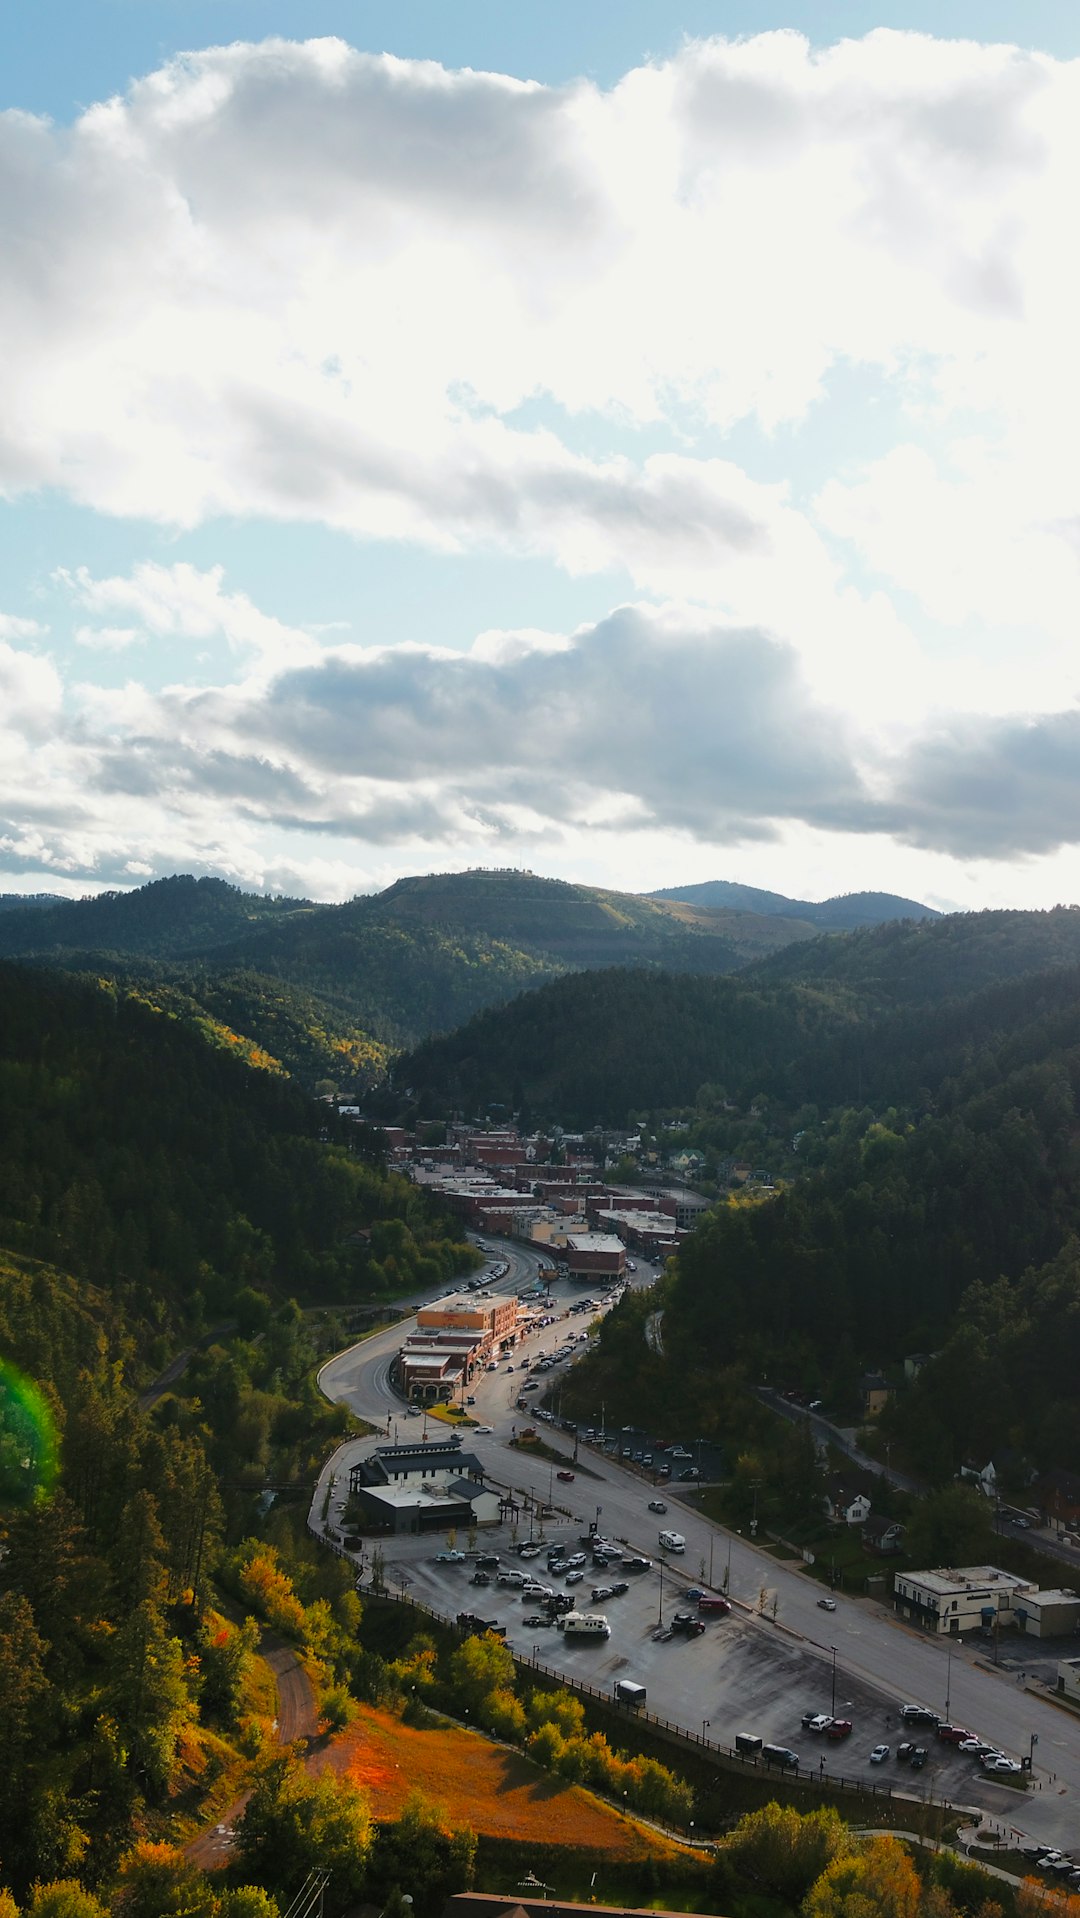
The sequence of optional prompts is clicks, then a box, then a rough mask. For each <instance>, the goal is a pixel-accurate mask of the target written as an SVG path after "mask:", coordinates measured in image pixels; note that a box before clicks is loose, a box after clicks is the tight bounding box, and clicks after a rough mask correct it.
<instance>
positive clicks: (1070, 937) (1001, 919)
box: [754, 906, 1080, 1009]
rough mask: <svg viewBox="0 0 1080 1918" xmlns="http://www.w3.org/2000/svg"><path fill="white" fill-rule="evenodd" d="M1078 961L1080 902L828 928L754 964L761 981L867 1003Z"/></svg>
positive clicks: (943, 991) (881, 1004) (884, 1003)
mask: <svg viewBox="0 0 1080 1918" xmlns="http://www.w3.org/2000/svg"><path fill="white" fill-rule="evenodd" d="M1078 964H1080V907H1076V906H1055V907H1054V908H1053V910H1052V911H1049V912H970V913H951V914H950V915H948V917H946V918H942V919H932V920H920V921H917V922H916V921H910V920H908V921H901V922H899V923H895V924H889V925H881V926H868V927H866V928H864V929H862V930H859V931H855V932H850V933H833V934H830V935H826V936H824V937H822V938H820V939H815V940H813V941H811V942H810V943H809V944H807V945H804V946H800V947H798V948H797V949H789V950H787V951H785V952H778V953H775V954H773V955H772V957H770V958H768V959H764V960H762V961H761V963H760V964H759V965H758V966H757V967H755V971H754V977H755V979H756V980H758V981H759V982H760V983H761V984H762V985H764V986H768V985H774V984H778V983H779V982H780V981H782V980H783V981H796V980H797V981H799V982H800V983H801V984H803V985H815V984H820V985H823V986H827V987H829V988H835V987H840V988H842V989H844V990H846V991H849V992H851V993H853V994H855V995H857V997H858V998H859V1000H860V1001H861V1002H862V1003H863V1004H864V1005H865V1006H867V1007H868V1008H878V1009H883V1008H886V1007H890V1006H903V1005H907V1006H920V1005H922V1006H928V1005H934V1004H937V1003H938V1002H939V1001H941V1000H945V999H953V998H959V997H961V996H962V995H963V994H965V993H968V992H972V991H975V990H977V989H978V988H979V987H980V986H986V985H992V984H994V983H995V982H997V981H1002V980H1008V979H1018V978H1022V977H1023V976H1024V974H1026V973H1034V972H1045V971H1046V970H1047V969H1048V968H1050V967H1052V966H1075V965H1078Z"/></svg>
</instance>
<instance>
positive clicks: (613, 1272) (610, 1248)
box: [566, 1232, 626, 1279]
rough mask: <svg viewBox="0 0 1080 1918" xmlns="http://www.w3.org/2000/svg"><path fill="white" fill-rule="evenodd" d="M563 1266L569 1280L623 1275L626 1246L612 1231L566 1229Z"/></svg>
mask: <svg viewBox="0 0 1080 1918" xmlns="http://www.w3.org/2000/svg"><path fill="white" fill-rule="evenodd" d="M566 1269H567V1271H568V1273H569V1275H570V1277H571V1278H572V1279H595V1278H604V1279H621V1278H624V1277H625V1275H626V1247H625V1246H624V1244H623V1242H622V1240H621V1239H617V1238H616V1237H615V1235H614V1233H612V1232H569V1233H567V1237H566Z"/></svg>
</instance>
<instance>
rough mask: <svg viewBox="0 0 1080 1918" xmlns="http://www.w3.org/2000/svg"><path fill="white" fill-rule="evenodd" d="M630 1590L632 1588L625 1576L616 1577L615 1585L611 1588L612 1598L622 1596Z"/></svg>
mask: <svg viewBox="0 0 1080 1918" xmlns="http://www.w3.org/2000/svg"><path fill="white" fill-rule="evenodd" d="M629 1590H630V1587H629V1585H628V1584H627V1582H626V1580H625V1578H619V1579H616V1581H615V1583H614V1585H613V1586H612V1588H611V1596H612V1598H622V1596H623V1594H624V1593H626V1592H628V1591H629Z"/></svg>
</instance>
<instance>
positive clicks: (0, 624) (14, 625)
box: [0, 613, 49, 639]
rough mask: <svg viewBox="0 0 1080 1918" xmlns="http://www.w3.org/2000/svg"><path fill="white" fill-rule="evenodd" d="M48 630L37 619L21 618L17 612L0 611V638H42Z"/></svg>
mask: <svg viewBox="0 0 1080 1918" xmlns="http://www.w3.org/2000/svg"><path fill="white" fill-rule="evenodd" d="M48 630H49V629H48V627H47V626H42V625H41V624H40V622H39V621H38V620H36V619H21V618H20V617H19V615H18V614H17V613H0V639H40V638H42V637H43V635H44V634H45V633H47V632H48Z"/></svg>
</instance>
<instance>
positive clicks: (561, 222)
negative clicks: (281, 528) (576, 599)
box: [0, 31, 1080, 603]
mask: <svg viewBox="0 0 1080 1918" xmlns="http://www.w3.org/2000/svg"><path fill="white" fill-rule="evenodd" d="M1078 92H1080V79H1078V68H1077V66H1076V65H1075V64H1068V63H1064V62H1057V61H1054V60H1052V59H1050V58H1048V57H1046V56H1043V55H1039V54H1034V53H1025V52H1021V51H1018V50H1017V49H1015V48H1004V47H980V46H976V45H974V44H973V43H966V42H964V43H959V42H958V43H942V42H936V41H933V40H930V39H928V38H925V37H923V36H919V35H901V34H896V33H892V32H887V31H879V32H875V33H871V34H869V35H868V36H867V37H866V38H865V39H863V40H861V41H845V42H842V43H841V44H840V45H838V46H836V47H833V48H831V49H828V50H826V51H821V52H815V51H812V50H811V49H810V48H809V46H808V45H807V43H806V42H805V41H804V40H802V39H801V38H800V37H799V36H798V35H796V34H792V33H767V34H763V35H759V36H757V37H756V38H752V39H750V40H747V41H740V42H727V41H722V40H716V41H709V42H704V43H700V44H696V45H691V46H689V47H687V48H686V49H685V50H684V51H683V52H682V53H681V54H679V55H678V56H677V57H676V58H675V59H674V60H672V61H670V62H668V63H666V64H664V65H660V66H656V67H645V68H642V69H639V70H637V71H635V72H633V73H631V74H628V75H627V76H626V78H625V79H624V80H623V81H622V82H621V83H620V84H619V85H618V86H616V87H615V88H614V89H612V90H611V91H609V92H607V93H604V92H601V91H599V90H598V89H596V88H594V87H592V86H590V85H587V84H585V83H578V84H575V85H573V86H569V87H566V88H563V89H548V88H543V87H539V86H534V85H523V84H522V83H520V82H518V81H515V80H511V79H508V78H505V77H503V76H498V75H491V74H478V73H473V72H459V73H450V72H446V71H444V70H443V69H441V68H439V67H437V66H434V65H432V64H430V63H422V62H421V63H410V62H405V61H400V60H395V59H391V58H388V57H381V56H380V57H373V56H370V55H366V54H361V53H357V52H355V51H353V50H352V49H350V48H348V47H347V46H345V45H344V44H343V43H341V42H338V41H332V40H326V41H312V42H309V43H307V44H303V45H300V44H295V43H289V42H285V41H268V42H265V43H263V44H262V45H258V46H252V45H235V46H231V47H226V48H216V49H210V50H208V51H206V52H203V53H198V54H192V55H189V56H185V57H184V58H183V59H178V60H176V61H174V62H172V63H171V64H170V65H168V66H167V67H165V68H163V69H162V70H161V71H160V72H158V73H155V74H152V75H150V76H148V77H147V78H145V79H143V80H141V81H139V82H138V83H137V84H135V85H134V86H133V87H132V88H131V89H130V90H129V92H128V93H127V94H126V95H125V96H124V97H122V98H117V99H114V100H111V101H109V102H108V103H106V104H103V105H100V106H96V107H93V108H91V109H90V110H89V111H87V112H86V113H84V114H83V115H82V116H81V118H80V119H79V120H78V121H77V122H76V124H75V125H74V127H72V128H71V129H70V130H57V129H54V128H52V127H50V126H48V125H46V124H45V123H43V122H41V121H39V120H34V119H33V118H31V117H30V116H27V115H25V114H9V115H6V116H4V117H3V118H2V119H0V179H2V180H3V181H4V185H5V191H4V192H3V193H2V195H0V206H2V207H3V209H4V211H3V214H2V215H0V219H2V222H3V225H2V230H0V245H2V246H3V252H4V259H5V276H4V289H3V292H2V294H0V302H2V304H0V317H2V321H3V325H4V330H5V333H6V335H7V337H8V339H9V341H10V345H9V348H8V356H7V363H6V373H7V377H8V383H9V387H10V391H9V394H8V396H7V401H6V404H5V410H4V414H3V421H4V427H3V437H2V442H0V484H2V485H4V486H5V487H6V488H7V489H8V491H9V492H11V493H15V492H17V491H18V490H19V489H20V488H26V487H39V486H42V485H55V486H59V487H62V488H66V489H67V490H69V491H70V492H72V493H73V494H74V495H75V497H77V498H79V499H82V500H85V501H89V502H90V503H91V504H94V505H96V506H99V507H101V508H103V509H105V510H108V511H113V512H121V513H130V514H136V515H147V514H148V515H151V516H154V517H157V518H160V519H162V520H165V521H174V522H177V523H179V524H183V525H190V524H193V523H194V522H196V521H198V520H200V519H202V518H205V517H207V516H208V515H212V514H221V513H226V514H237V513H238V514H265V515H270V516H274V515H277V516H286V517H298V518H311V519H319V520H324V521H326V522H328V523H329V524H332V525H335V526H339V527H343V528H347V529H351V530H353V531H356V532H360V533H364V534H367V535H371V536H376V537H390V538H409V539H420V540H425V541H428V542H432V543H436V544H444V545H449V546H453V545H460V544H469V543H471V542H476V541H480V542H492V543H495V544H497V545H501V546H505V547H508V548H510V549H511V550H517V551H526V552H537V551H541V552H546V553H550V554H552V555H553V556H554V557H556V558H557V559H558V560H559V562H560V563H561V564H563V565H564V566H566V567H568V568H570V569H571V570H575V569H594V568H598V567H606V566H609V565H611V564H620V565H623V566H625V567H626V568H627V570H628V571H629V572H630V573H631V575H632V577H633V578H634V579H635V580H637V581H638V583H641V584H646V585H648V586H649V587H650V588H652V589H658V590H661V591H671V590H679V591H682V592H687V591H693V592H695V593H696V594H697V593H705V594H706V596H708V597H713V596H714V594H718V596H719V599H720V602H721V603H726V602H725V601H724V599H723V582H724V578H725V576H726V574H727V573H728V572H729V571H730V570H732V569H736V568H737V567H738V566H739V564H740V563H742V562H743V560H744V559H745V554H746V550H747V549H746V544H745V541H746V538H747V536H748V535H750V534H752V533H753V531H754V530H755V529H756V530H757V531H759V532H760V530H761V529H760V528H759V527H757V519H758V515H757V514H756V512H755V511H754V510H752V509H753V502H752V501H750V502H749V505H750V507H751V511H750V525H749V526H747V525H746V523H745V522H744V519H743V517H742V515H743V513H744V512H745V511H746V509H747V505H748V502H747V500H746V498H745V497H744V498H742V499H740V498H739V497H737V494H738V490H739V489H738V488H737V487H736V488H735V493H734V494H733V486H732V481H731V475H730V473H721V472H718V471H717V470H716V468H715V464H714V463H707V464H699V463H698V462H696V461H694V460H693V459H690V458H679V459H668V460H663V459H661V460H654V461H652V462H650V463H648V464H646V465H643V466H641V467H635V466H634V465H633V464H632V463H631V462H628V461H626V460H611V459H603V458H600V459H593V458H586V457H584V456H583V455H581V454H574V453H571V452H570V451H569V450H568V449H567V447H566V446H564V445H561V444H560V443H559V441H558V440H557V439H556V438H555V437H554V436H553V435H552V434H551V433H547V432H544V431H542V430H539V429H532V430H526V429H524V428H523V427H520V426H517V425H515V424H514V423H513V422H512V420H510V419H508V417H507V416H508V415H509V414H510V413H511V412H512V410H513V409H514V408H515V407H516V406H517V405H519V403H521V402H522V401H525V400H527V399H530V398H532V397H534V396H541V397H543V396H549V397H550V398H551V399H553V400H555V401H557V402H558V403H559V404H560V405H561V406H563V407H566V408H569V409H571V410H583V409H589V410H593V411H596V410H597V409H601V410H602V409H611V410H613V411H614V412H615V413H617V414H619V415H622V416H624V417H629V418H631V419H634V420H638V421H648V420H651V419H659V418H662V417H663V416H664V414H665V413H666V412H667V411H668V410H669V408H670V406H671V403H672V401H673V400H677V401H680V402H682V401H688V402H690V403H691V404H693V405H696V406H698V407H700V408H701V409H702V410H703V411H704V413H705V414H706V415H707V416H709V417H711V418H713V419H714V420H716V421H719V422H721V423H724V422H727V421H730V420H732V419H736V418H739V417H741V416H744V415H751V414H753V415H756V416H757V417H758V418H760V419H761V420H762V421H763V422H764V423H765V424H766V425H767V426H770V427H771V426H774V425H776V424H778V423H780V422H785V421H795V420H798V419H800V418H801V417H802V416H803V415H804V414H805V413H806V410H807V408H808V407H811V406H812V405H813V403H814V401H815V399H816V398H817V396H818V395H819V394H820V392H821V390H822V383H823V381H824V380H825V378H826V377H827V374H828V371H829V368H830V366H832V365H833V364H834V363H835V362H836V361H837V360H838V359H842V358H848V359H851V360H855V361H861V362H866V363H872V364H876V365H878V366H880V367H882V368H884V369H885V370H886V371H887V372H888V373H889V374H890V375H893V376H896V375H899V376H902V377H903V379H904V380H905V381H906V382H907V383H908V384H909V386H910V389H911V393H912V396H913V397H917V396H918V395H919V394H922V395H924V396H926V397H927V398H933V399H934V400H935V401H936V402H947V403H964V404H969V403H972V402H977V403H978V404H979V405H981V406H984V407H990V408H993V409H994V411H995V413H997V414H999V415H1000V416H1001V418H1002V420H1003V421H1004V422H1005V423H1006V426H1007V427H1009V428H1010V429H1011V428H1012V427H1016V428H1017V430H1019V425H1020V423H1021V422H1023V426H1024V432H1025V434H1026V435H1027V438H1028V440H1029V442H1030V443H1031V446H1032V449H1033V448H1034V444H1035V442H1036V440H1038V439H1039V438H1040V436H1041V440H1042V442H1045V441H1046V439H1047V438H1048V436H1049V434H1050V429H1051V427H1052V426H1053V425H1055V424H1056V407H1057V403H1058V401H1059V399H1060V398H1061V396H1062V394H1063V393H1065V392H1069V393H1071V392H1072V391H1073V390H1074V389H1075V381H1074V380H1073V377H1072V359H1073V341H1074V339H1075V336H1076V332H1077V322H1078V319H1080V315H1078V313H1077V299H1078V294H1077V289H1076V286H1075V284H1074V276H1073V274H1072V261H1071V247H1070V246H1069V244H1068V235H1069V233H1070V231H1071V226H1072V218H1073V187H1074V181H1075V174H1076V166H1077V159H1078V148H1080V114H1078V113H1077V111H1076V107H1077V103H1078ZM1066 404H1067V405H1068V407H1069V408H1070V410H1071V409H1073V402H1072V400H1067V401H1066ZM1075 404H1076V406H1080V400H1077V401H1076V403H1075ZM1054 464H1055V469H1056V470H1060V469H1062V468H1063V467H1064V466H1065V464H1066V462H1065V460H1064V459H1063V458H1062V457H1061V455H1060V454H1059V455H1058V457H1057V458H1056V460H1055V462H1054ZM746 491H747V488H746V487H745V485H744V486H743V488H742V492H743V494H744V495H745V493H746ZM675 573H685V574H686V576H687V577H686V578H684V579H683V580H682V582H681V584H680V585H679V586H678V587H677V588H674V587H673V581H672V575H673V574H675ZM710 575H711V576H712V577H710Z"/></svg>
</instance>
